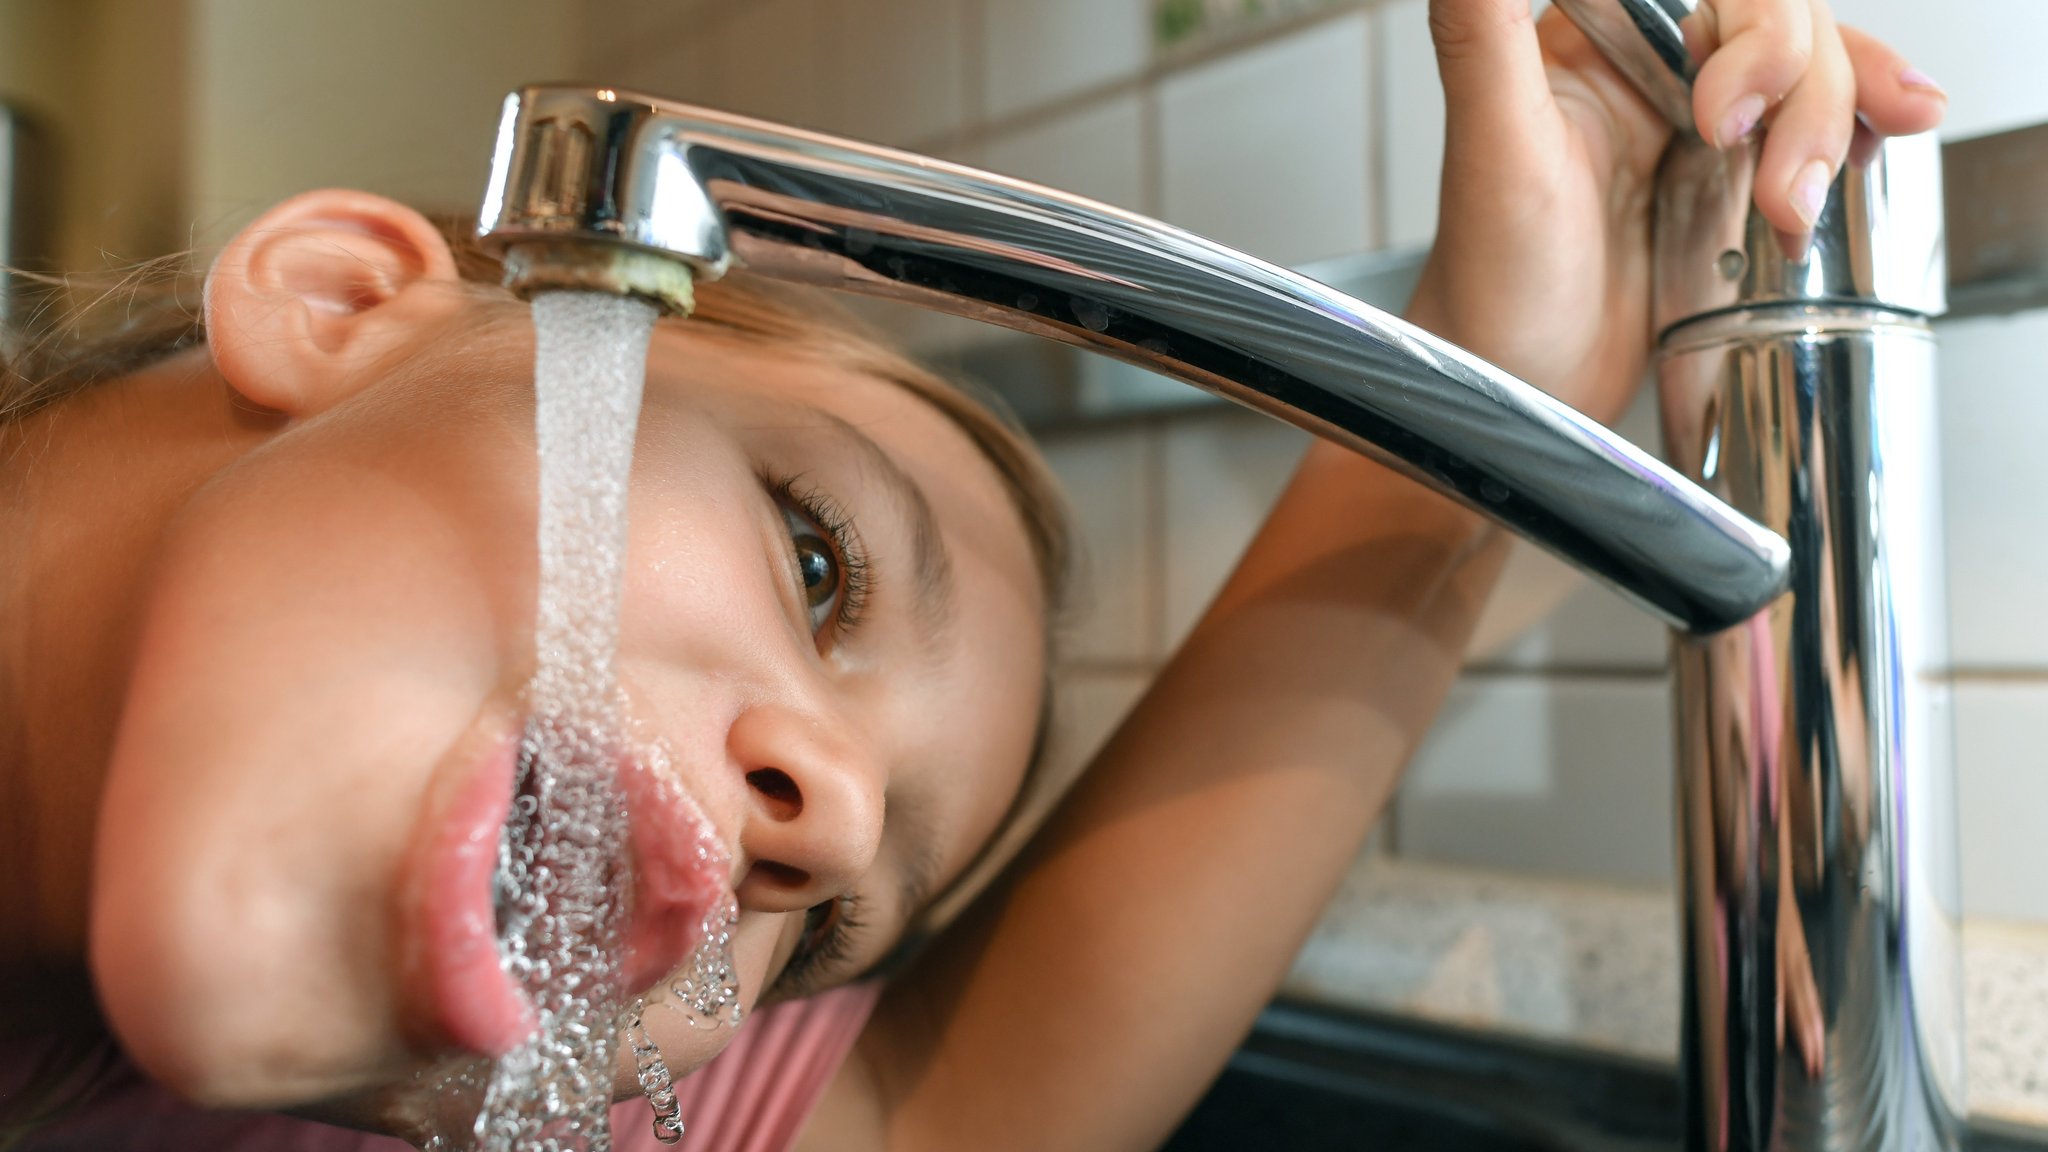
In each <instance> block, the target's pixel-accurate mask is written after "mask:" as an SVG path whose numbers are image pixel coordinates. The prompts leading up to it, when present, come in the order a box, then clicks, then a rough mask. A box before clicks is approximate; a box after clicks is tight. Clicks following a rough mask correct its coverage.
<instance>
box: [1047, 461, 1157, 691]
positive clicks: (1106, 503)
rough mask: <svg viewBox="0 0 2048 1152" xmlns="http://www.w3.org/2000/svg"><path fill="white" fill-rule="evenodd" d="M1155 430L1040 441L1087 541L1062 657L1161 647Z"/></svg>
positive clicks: (1147, 652) (1150, 651)
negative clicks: (1156, 583)
mask: <svg viewBox="0 0 2048 1152" xmlns="http://www.w3.org/2000/svg"><path fill="white" fill-rule="evenodd" d="M1156 435H1157V434H1156V433H1155V432H1154V431H1153V430H1152V429H1150V428H1147V427H1143V426H1135V427H1122V428H1108V429H1102V430H1096V431H1086V432H1076V433H1069V434H1066V435H1061V436H1052V437H1047V438H1045V439H1044V440H1043V441H1041V444H1040V446H1041V447H1042V448H1043V449H1044V451H1045V458H1046V462H1047V463H1049V464H1050V465H1052V470H1053V471H1054V472H1055V473H1057V474H1058V476H1059V478H1060V483H1061V486H1062V487H1063V488H1064V489H1065V490H1066V493H1067V498H1068V500H1069V501H1070V503H1071V505H1072V507H1073V510H1074V520H1075V527H1076V529H1077V536H1078V537H1079V543H1080V546H1081V555H1080V561H1081V563H1080V564H1079V565H1078V568H1077V573H1076V575H1077V582H1076V585H1075V589H1074V591H1075V600H1074V604H1073V606H1072V610H1071V612H1070V615H1069V618H1068V619H1067V620H1066V621H1064V622H1063V623H1065V625H1066V627H1064V628H1063V629H1062V630H1061V636H1060V642H1059V646H1058V655H1059V657H1060V658H1061V659H1063V660H1119V661H1136V660H1146V659H1150V658H1151V657H1153V656H1154V655H1155V651H1154V649H1155V647H1156V644H1157V641H1156V639H1155V637H1156V636H1157V634H1158V631H1159V629H1158V623H1157V619H1158V607H1157V605H1158V599H1157V595H1156V590H1155V589H1154V588H1153V586H1152V578H1153V577H1152V574H1153V572H1155V571H1156V570H1157V567H1158V566H1157V563H1156V561H1155V559H1154V557H1153V552H1152V550H1153V541H1154V538H1155V535H1156V533H1154V531H1153V530H1152V521H1151V511H1152V502H1151V499H1150V486H1151V484H1152V482H1153V480H1154V476H1153V475H1152V469H1153V468H1154V466H1155V462H1156V452H1157V449H1156V447H1155V439H1156Z"/></svg>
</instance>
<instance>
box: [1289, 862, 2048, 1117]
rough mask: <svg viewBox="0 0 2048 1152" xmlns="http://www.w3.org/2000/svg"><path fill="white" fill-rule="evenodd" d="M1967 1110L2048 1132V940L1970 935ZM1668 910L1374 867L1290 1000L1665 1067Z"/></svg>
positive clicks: (1675, 1000) (1536, 886) (1337, 905)
mask: <svg viewBox="0 0 2048 1152" xmlns="http://www.w3.org/2000/svg"><path fill="white" fill-rule="evenodd" d="M1963 963H1964V972H1965V981H1966V984H1967V987H1966V989H1965V997H1964V1011H1965V1014H1966V1019H1967V1021H1968V1033H1969V1039H1968V1043H1969V1070H1970V1089H1969V1090H1970V1107H1971V1110H1972V1111H1973V1112H1974V1113H1976V1114H1977V1115H1981V1116H1992V1117H1996V1118H1998V1119H2001V1120H2010V1121H2014V1122H2018V1123H2022V1124H2031V1125H2037V1126H2048V926H2041V925H2021V924H2001V923H1985V922H1971V923H1968V924H1966V925H1965V927H1964V930H1963ZM1678 981H1679V968H1678V946H1677V934H1676V921H1675V916H1674V912H1673V909H1672V904H1671V897H1670V896H1669V895H1668V894H1666V893H1662V892H1647V891H1642V890H1639V889H1624V888H1606V887H1599V886H1594V885H1589V884H1572V883H1568V882H1549V881H1540V880H1525V879H1518V878H1515V877H1510V876H1505V875H1501V874H1498V873H1489V872H1480V871H1467V870H1462V869H1455V868H1445V867H1438V866H1433V865H1424V864H1415V863H1408V862H1401V861H1391V860H1386V859H1375V858H1371V857H1366V858H1362V859H1361V860H1360V861H1359V863H1358V865H1357V866H1355V867H1354V868H1353V869H1352V871H1351V874H1350V876H1349V877H1347V878H1346V880H1345V882H1344V887H1343V889H1342V891H1341V892H1340V893H1339V894H1338V896H1337V899H1336V900H1335V901H1334V902H1333V903H1332V905H1331V907H1330V911H1329V913H1328V914H1327V915H1326V916H1325V917H1324V920H1323V923H1322V925H1321V926H1320V927H1319V928H1318V929H1317V930H1316V933H1315V935H1314V936H1313V937H1312V938H1311V939H1310V940H1309V943H1308V946H1307V947H1306V948H1304V949H1303V950H1302V954H1301V957H1300V958H1299V959H1298V960H1297V961H1296V963H1295V966H1294V971H1293V973H1292V974H1291V975H1290V976H1289V978H1288V982H1287V986H1286V992H1287V993H1288V994H1289V995H1293V996H1298V997H1303V998H1308V999H1314V1000H1320V1001H1324V1002H1327V1003H1331V1004H1336V1005H1343V1006H1351V1007H1358V1008H1367V1009H1372V1010H1375V1011H1396V1012H1405V1013H1409V1014H1412V1015H1416V1016H1420V1017H1425V1018H1428V1019H1432V1020H1438V1021H1442V1022H1445V1023H1450V1024H1457V1025H1462V1026H1466V1027H1474V1028H1497V1029H1502V1030H1505V1031H1511V1032H1518V1033H1522V1034H1525V1035H1534V1036H1540V1037H1543V1038H1545V1039H1551V1040H1561V1041H1566V1042H1570V1043H1576V1044H1584V1045H1588V1046H1591V1047H1597V1048H1604V1049H1607V1050H1610V1051H1619V1052H1625V1053H1628V1054H1631V1055H1637V1056H1645V1057H1649V1058H1652V1059H1658V1060H1673V1061H1675V1060H1676V1058H1677V1051H1678V1008H1679V989H1678Z"/></svg>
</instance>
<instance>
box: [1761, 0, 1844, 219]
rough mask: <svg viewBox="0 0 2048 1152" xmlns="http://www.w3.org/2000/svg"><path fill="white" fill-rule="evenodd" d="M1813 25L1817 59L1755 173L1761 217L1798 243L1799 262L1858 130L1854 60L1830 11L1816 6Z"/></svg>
mask: <svg viewBox="0 0 2048 1152" xmlns="http://www.w3.org/2000/svg"><path fill="white" fill-rule="evenodd" d="M1813 20H1814V29H1813V59H1812V61H1811V62H1810V63H1809V64H1808V65H1807V69H1806V75H1805V76H1804V77H1802V78H1801V79H1800V81H1799V84H1798V86H1797V87H1795V88H1793V89H1792V92H1791V94H1790V95H1788V96H1786V97H1785V102H1784V103H1783V104H1781V105H1780V106H1779V108H1778V115H1777V118H1776V119H1774V120H1773V121H1772V122H1771V129H1770V131H1769V132H1768V133H1766V134H1765V136H1764V150H1763V156H1762V157H1761V158H1760V159H1759V160H1758V161H1757V169H1756V206H1757V211H1759V212H1761V213H1763V216H1764V218H1765V219H1766V220H1769V221H1770V222H1771V224H1772V225H1773V226H1774V227H1776V228H1777V229H1778V231H1779V232H1781V233H1784V234H1786V235H1788V236H1791V237H1794V238H1796V241H1797V242H1796V245H1788V254H1791V255H1794V256H1796V255H1798V254H1799V252H1803V251H1804V249H1805V243H1804V238H1805V237H1806V236H1807V235H1808V234H1809V233H1810V232H1811V231H1812V230H1813V222H1814V221H1815V220H1816V219H1818V218H1819V217H1820V212H1821V208H1822V207H1823V206H1824V205H1825V204H1826V203H1827V193H1828V186H1829V185H1830V184H1833V183H1834V181H1835V173H1836V172H1837V171H1839V170H1840V169H1841V167H1842V159H1843V158H1844V157H1845V156H1847V155H1848V154H1849V139H1850V137H1851V135H1852V134H1854V132H1855V130H1856V75H1855V73H1854V72H1853V71H1852V70H1851V68H1850V66H1849V54H1848V52H1847V50H1845V49H1844V48H1843V47H1842V38H1841V36H1840V35H1838V34H1837V33H1836V32H1835V27H1834V20H1833V18H1832V17H1830V16H1829V15H1828V12H1827V9H1826V8H1824V7H1821V6H1818V5H1816V6H1815V7H1814V9H1813ZM1795 247H1796V249H1797V250H1796V251H1793V250H1792V249H1793V248H1795Z"/></svg>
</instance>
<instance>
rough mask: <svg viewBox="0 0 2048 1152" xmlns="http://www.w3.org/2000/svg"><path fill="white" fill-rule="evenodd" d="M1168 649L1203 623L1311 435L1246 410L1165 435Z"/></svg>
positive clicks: (1178, 425) (1189, 419) (1172, 428)
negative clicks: (1202, 617) (1206, 613)
mask: <svg viewBox="0 0 2048 1152" xmlns="http://www.w3.org/2000/svg"><path fill="white" fill-rule="evenodd" d="M1164 444H1165V471H1164V482H1163V485H1162V488H1161V492H1160V503H1161V505H1162V506H1163V508H1164V513H1165V517H1166V555H1165V557H1164V559H1163V563H1164V565H1165V572H1164V575H1163V579H1162V586H1163V589H1164V599H1165V613H1166V620H1165V624H1166V646H1167V649H1168V650H1169V651H1170V650H1171V649H1172V648H1173V647H1175V646H1177V645H1178V644H1179V643H1180V642H1181V640H1182V639H1184V638H1185V637H1186V636H1187V634H1188V630H1189V629H1191V628H1193V627H1194V625H1195V621H1196V620H1198V619H1200V618H1201V615H1202V612H1203V610H1204V609H1206V608H1208V606H1209V601H1210V600H1211V599H1212V598H1213V597H1214V596H1215V595H1216V591H1217V589H1219V588H1221V587H1222V586H1223V581H1224V580H1225V579H1226V578H1228V577H1229V575H1230V572H1231V570H1232V569H1233V568H1235V567H1236V566H1237V558H1238V556H1239V555H1240V554H1242V553H1243V552H1244V547H1245V545H1246V544H1248V543H1250V542H1251V538H1252V535H1253V534H1254V533H1255V532H1257V531H1258V528H1259V525H1260V523H1261V522H1263V521H1264V520H1265V518H1266V513H1267V511H1268V510H1270V509H1271V508H1272V506H1273V501H1274V500H1275V499H1277V498H1278V497H1279V495H1280V492H1281V489H1283V488H1285V487H1286V486H1287V481H1288V478H1289V477H1291V476H1292V475H1293V474H1294V467H1295V465H1296V464H1298V463H1299V462H1300V461H1301V454H1302V451H1303V450H1304V449H1305V448H1307V446H1308V434H1307V433H1305V432H1303V431H1301V430H1300V429H1298V428H1295V427H1293V426H1291V425H1287V424H1282V423H1281V422H1279V421H1278V420H1275V419H1273V418H1271V417H1269V416H1264V415H1261V414H1259V413H1256V412H1248V411H1243V410H1241V409H1229V410H1222V411H1216V412H1207V413H1202V414H1200V415H1194V416H1182V417H1175V418H1174V419H1173V420H1172V421H1171V422H1170V423H1169V424H1168V425H1167V431H1166V437H1165V441H1164Z"/></svg>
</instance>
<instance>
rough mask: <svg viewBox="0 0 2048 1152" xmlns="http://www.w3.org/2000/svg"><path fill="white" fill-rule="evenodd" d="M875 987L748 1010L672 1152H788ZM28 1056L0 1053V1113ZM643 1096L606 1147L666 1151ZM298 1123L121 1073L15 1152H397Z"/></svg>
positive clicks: (689, 1098)
mask: <svg viewBox="0 0 2048 1152" xmlns="http://www.w3.org/2000/svg"><path fill="white" fill-rule="evenodd" d="M881 990H882V989H881V985H880V984H873V983H870V984H854V985H849V986H847V987H844V988H835V989H833V990H832V991H830V992H823V993H820V994H818V995H816V996H813V997H809V998H808V999H804V1000H792V1001H790V1002H788V1003H785V1004H777V1005H775V1006H774V1007H772V1008H764V1009H762V1010H761V1011H759V1012H756V1013H755V1014H754V1016H753V1018H752V1019H750V1020H749V1021H748V1022H747V1024H746V1026H745V1027H743V1028H741V1029H740V1030H739V1032H738V1034H737V1035H735V1036H734V1037H733V1040H732V1043H731V1044H729V1045H727V1046H726V1049H725V1051H723V1052H721V1053H719V1054H718V1057H717V1059H715V1060H713V1061H712V1062H711V1063H709V1064H707V1065H705V1066H704V1067H703V1068H701V1069H699V1070H698V1071H697V1072H695V1073H694V1074H692V1075H690V1076H688V1077H686V1078H684V1079H683V1080H682V1082H681V1083H679V1084H677V1085H676V1101H677V1103H678V1104H679V1105H680V1106H681V1109H682V1117H683V1122H684V1124H685V1126H686V1131H685V1134H684V1136H683V1142H682V1143H681V1144H679V1145H677V1146H676V1149H677V1152H788V1150H789V1149H790V1148H792V1147H794V1146H795V1144H796V1138H797V1134H798V1133H799V1132H801V1131H802V1130H803V1126H804V1121H805V1120H807V1119H809V1118H810V1115H811V1111H812V1109H814V1108H815V1107H817V1104H818V1101H819V1100H820V1099H821V1098H823V1096H824V1095H825V1089H826V1087H827V1086H828V1085H829V1084H831V1082H832V1077H833V1076H834V1074H836V1073H837V1072H838V1070H839V1066H840V1064H842V1063H844V1062H845V1060H846V1055H847V1053H848V1052H851V1051H852V1050H853V1043H854V1041H855V1040H857V1039H859V1037H860V1032H861V1029H862V1028H863V1027H865V1026H866V1024H867V1020H868V1016H869V1015H870V1014H871V1013H872V1012H873V1011H874V1007H875V1001H876V999H877V998H878V997H879V996H880V995H881ZM31 1059H32V1054H31V1053H28V1052H20V1051H14V1052H9V1051H4V1050H0V1116H4V1115H7V1114H8V1112H9V1109H8V1107H7V1105H8V1104H10V1103H12V1101H11V1100H10V1099H9V1097H11V1096H12V1094H13V1093H14V1092H16V1091H18V1090H19V1088H20V1086H21V1082H22V1081H23V1080H24V1079H25V1078H26V1077H27V1076H28V1075H29V1074H30V1071H31V1065H30V1063H29V1061H30V1060H31ZM652 1125H653V1113H652V1112H651V1111H650V1110H649V1109H648V1107H647V1102H646V1101H645V1100H638V1099H635V1100H628V1101H626V1102H624V1103H622V1104H619V1105H617V1106H616V1107H614V1108H613V1109H612V1146H613V1148H614V1149H616V1152H667V1148H668V1146H667V1145H664V1144H662V1143H661V1142H660V1141H658V1140H656V1139H655V1138H654V1129H653V1126H652ZM408 1148H409V1145H407V1144H406V1143H404V1142H403V1141H400V1140H395V1139H392V1138H390V1137H388V1136H367V1135H364V1134H363V1133H360V1132H351V1131H348V1130H346V1129H342V1128H334V1127H330V1126H328V1125H325V1124H316V1123H314V1122H312V1121H308V1120H295V1119H292V1118H290V1117H286V1116H273V1115H258V1114H249V1113H236V1112H208V1111H205V1110H202V1109H198V1108H193V1107H191V1106H190V1105H187V1104H185V1103H183V1102H182V1101H180V1100H178V1099H177V1098H176V1097H174V1096H172V1095H171V1094H170V1093H168V1092H165V1091H164V1090H163V1089H161V1088H158V1087H156V1086H155V1085H153V1084H151V1083H149V1082H148V1081H146V1080H143V1079H142V1078H141V1077H140V1076H137V1075H134V1074H132V1073H128V1074H125V1075H124V1077H123V1078H122V1080H121V1081H120V1082H119V1084H118V1085H116V1086H115V1087H113V1088H110V1089H108V1090H107V1091H105V1092H103V1093H101V1094H100V1095H99V1096H97V1097H96V1098H95V1100H94V1103H93V1105H92V1106H91V1107H90V1108H88V1109H85V1110H84V1111H81V1112H77V1113H74V1114H72V1115H70V1116H67V1117H66V1118H64V1119H63V1120H61V1121H59V1122H57V1123H56V1124H53V1125H51V1126H49V1127H47V1128H42V1129H38V1130H37V1132H36V1133H35V1134H34V1135H32V1136H31V1137H29V1139H28V1142H27V1143H25V1144H23V1145H20V1149H21V1152H407V1149H408Z"/></svg>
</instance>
